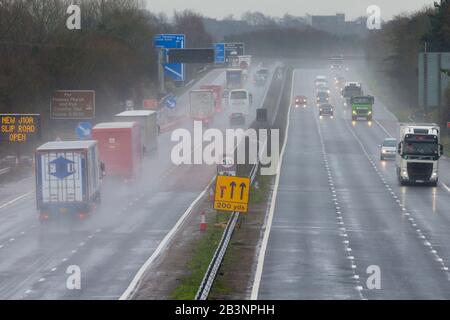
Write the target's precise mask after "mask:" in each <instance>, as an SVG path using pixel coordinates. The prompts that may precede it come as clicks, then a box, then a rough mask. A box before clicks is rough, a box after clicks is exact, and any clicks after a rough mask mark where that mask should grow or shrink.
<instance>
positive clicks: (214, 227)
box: [170, 212, 230, 300]
mask: <svg viewBox="0 0 450 320" xmlns="http://www.w3.org/2000/svg"><path fill="white" fill-rule="evenodd" d="M209 214H210V215H215V219H214V223H210V224H208V226H207V230H206V231H205V232H206V233H205V234H204V235H203V236H202V237H201V239H200V240H199V241H197V242H196V243H195V244H193V246H192V249H191V252H190V253H188V254H189V255H190V260H189V262H188V263H187V264H186V270H187V272H188V274H187V275H186V276H184V277H183V278H182V279H181V280H180V283H179V285H178V286H177V287H176V288H175V290H173V292H172V293H171V294H170V299H173V300H194V299H195V295H196V293H197V291H198V288H199V287H200V284H201V282H202V280H203V276H204V275H205V273H206V270H207V268H208V266H209V262H210V261H211V259H212V257H213V256H214V252H215V251H216V248H217V246H218V245H219V242H220V239H221V238H222V234H223V231H224V228H225V226H226V223H227V221H228V220H229V218H230V214H229V213H225V212H217V213H212V212H209ZM217 284H218V286H219V287H220V288H221V289H222V290H223V291H224V292H226V287H225V286H224V285H223V284H220V283H217Z"/></svg>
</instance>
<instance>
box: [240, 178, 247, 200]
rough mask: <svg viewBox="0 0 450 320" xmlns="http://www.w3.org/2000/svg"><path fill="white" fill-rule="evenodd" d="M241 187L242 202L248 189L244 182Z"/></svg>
mask: <svg viewBox="0 0 450 320" xmlns="http://www.w3.org/2000/svg"><path fill="white" fill-rule="evenodd" d="M240 187H241V200H242V199H244V189H245V188H247V185H246V184H245V183H244V182H242V183H241V184H240Z"/></svg>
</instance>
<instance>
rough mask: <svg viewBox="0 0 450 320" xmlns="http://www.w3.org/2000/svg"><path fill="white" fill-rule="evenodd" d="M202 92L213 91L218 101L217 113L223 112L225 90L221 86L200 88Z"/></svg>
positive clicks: (209, 85) (212, 85)
mask: <svg viewBox="0 0 450 320" xmlns="http://www.w3.org/2000/svg"><path fill="white" fill-rule="evenodd" d="M200 90H212V91H213V92H214V98H215V101H216V112H222V110H223V108H222V98H223V88H222V86H220V85H214V84H208V85H203V86H201V87H200Z"/></svg>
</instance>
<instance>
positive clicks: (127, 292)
mask: <svg viewBox="0 0 450 320" xmlns="http://www.w3.org/2000/svg"><path fill="white" fill-rule="evenodd" d="M213 181H214V178H213V179H211V181H210V182H209V183H208V185H207V186H206V188H205V189H204V190H203V191H202V192H201V193H200V194H199V195H198V197H197V198H196V199H195V200H194V201H193V202H192V203H191V204H190V206H189V207H188V208H187V209H186V211H185V212H184V213H183V215H182V216H181V217H180V219H179V220H178V221H177V223H176V224H175V225H174V226H173V228H172V229H171V230H170V231H169V232H168V233H167V234H166V236H165V237H164V239H163V240H162V241H161V242H160V243H159V245H158V247H157V248H156V250H155V251H154V252H153V254H152V255H151V256H150V258H148V259H147V261H146V262H145V263H144V264H143V265H142V266H141V268H140V269H139V271H138V272H137V273H136V275H135V276H134V278H133V280H132V281H131V283H130V284H129V285H128V287H127V289H126V290H125V292H124V293H123V294H122V295H121V296H120V297H119V300H128V299H131V298H132V297H133V295H134V293H135V290H136V289H137V287H138V285H139V284H140V282H141V280H142V278H143V276H144V274H145V272H146V271H147V269H148V267H149V266H150V265H151V264H152V263H153V261H155V259H156V258H157V257H158V256H159V255H160V254H161V253H162V252H163V251H164V250H165V249H166V247H167V245H168V243H169V242H170V240H171V239H172V237H173V235H174V234H175V233H176V232H177V231H178V229H179V228H180V227H181V225H182V224H183V223H184V222H185V220H186V218H187V217H188V216H189V214H190V213H191V211H192V209H193V208H194V207H195V205H196V204H197V202H199V201H200V199H201V198H202V197H203V196H204V195H205V194H206V193H207V191H208V188H209V187H210V185H211V184H212V183H213Z"/></svg>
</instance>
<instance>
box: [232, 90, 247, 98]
mask: <svg viewBox="0 0 450 320" xmlns="http://www.w3.org/2000/svg"><path fill="white" fill-rule="evenodd" d="M230 98H231V99H247V92H246V91H232V92H231V97H230Z"/></svg>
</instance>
